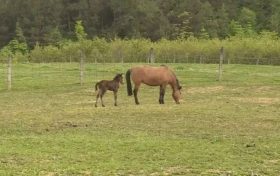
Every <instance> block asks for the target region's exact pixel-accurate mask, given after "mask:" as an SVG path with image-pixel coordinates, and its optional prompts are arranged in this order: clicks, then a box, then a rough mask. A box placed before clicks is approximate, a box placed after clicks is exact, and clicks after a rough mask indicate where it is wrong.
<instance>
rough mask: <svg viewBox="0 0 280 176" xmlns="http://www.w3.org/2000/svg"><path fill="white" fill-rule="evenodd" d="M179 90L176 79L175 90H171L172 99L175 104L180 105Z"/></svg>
mask: <svg viewBox="0 0 280 176" xmlns="http://www.w3.org/2000/svg"><path fill="white" fill-rule="evenodd" d="M181 89H182V87H181V86H180V84H179V81H178V79H176V88H174V90H173V93H172V97H173V99H174V100H175V102H176V103H177V104H179V103H180V102H179V100H180V99H181Z"/></svg>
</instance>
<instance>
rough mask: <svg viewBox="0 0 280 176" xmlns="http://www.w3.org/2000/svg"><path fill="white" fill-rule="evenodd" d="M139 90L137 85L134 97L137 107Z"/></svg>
mask: <svg viewBox="0 0 280 176" xmlns="http://www.w3.org/2000/svg"><path fill="white" fill-rule="evenodd" d="M138 89H139V85H135V87H134V90H133V95H134V99H135V104H137V105H138V104H139V101H138V97H137V94H138Z"/></svg>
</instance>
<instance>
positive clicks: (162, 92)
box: [159, 85, 166, 104]
mask: <svg viewBox="0 0 280 176" xmlns="http://www.w3.org/2000/svg"><path fill="white" fill-rule="evenodd" d="M165 88H166V86H165V85H161V86H160V91H159V104H164V94H165Z"/></svg>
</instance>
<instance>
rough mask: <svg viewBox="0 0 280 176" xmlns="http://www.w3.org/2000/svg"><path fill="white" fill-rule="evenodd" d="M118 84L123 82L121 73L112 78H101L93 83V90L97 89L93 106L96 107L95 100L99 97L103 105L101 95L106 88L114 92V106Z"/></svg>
mask: <svg viewBox="0 0 280 176" xmlns="http://www.w3.org/2000/svg"><path fill="white" fill-rule="evenodd" d="M120 84H123V74H117V75H116V76H115V77H114V79H113V80H111V81H109V80H102V81H99V82H98V83H96V84H95V91H97V90H98V93H97V96H96V102H95V107H97V101H98V98H99V97H100V99H101V103H102V106H103V107H105V105H104V103H103V100H102V97H103V96H104V94H105V93H106V91H107V90H110V91H113V92H114V99H115V106H117V93H118V89H119V87H120Z"/></svg>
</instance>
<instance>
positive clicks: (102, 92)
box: [100, 91, 106, 107]
mask: <svg viewBox="0 0 280 176" xmlns="http://www.w3.org/2000/svg"><path fill="white" fill-rule="evenodd" d="M105 92H106V91H101V94H100V99H101V104H102V107H105V105H104V103H103V96H104V94H105Z"/></svg>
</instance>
